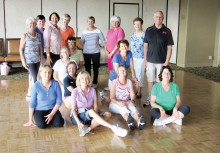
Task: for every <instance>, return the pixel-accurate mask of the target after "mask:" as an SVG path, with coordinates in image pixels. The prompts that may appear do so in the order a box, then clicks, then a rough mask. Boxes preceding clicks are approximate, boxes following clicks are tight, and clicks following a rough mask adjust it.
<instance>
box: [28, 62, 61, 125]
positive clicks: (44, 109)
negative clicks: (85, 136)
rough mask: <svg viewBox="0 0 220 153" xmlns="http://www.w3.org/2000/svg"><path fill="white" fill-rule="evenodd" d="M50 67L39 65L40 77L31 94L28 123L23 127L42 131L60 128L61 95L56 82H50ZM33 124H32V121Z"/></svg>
mask: <svg viewBox="0 0 220 153" xmlns="http://www.w3.org/2000/svg"><path fill="white" fill-rule="evenodd" d="M51 74H52V69H51V67H50V65H41V67H40V76H41V80H38V81H37V82H36V83H35V84H34V85H33V89H32V92H31V101H30V106H29V121H28V122H27V123H25V124H24V126H35V123H36V125H37V127H38V128H41V129H44V128H46V127H48V126H49V125H52V126H54V127H62V126H63V125H64V119H63V118H62V115H61V113H60V111H59V108H60V106H61V104H62V95H61V90H60V86H59V84H58V82H57V81H55V80H51ZM33 119H34V120H35V123H34V120H33Z"/></svg>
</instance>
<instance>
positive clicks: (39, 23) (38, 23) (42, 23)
mask: <svg viewBox="0 0 220 153" xmlns="http://www.w3.org/2000/svg"><path fill="white" fill-rule="evenodd" d="M45 22H46V21H45V20H44V19H43V20H38V21H37V27H38V28H39V29H42V28H43V27H44V26H45Z"/></svg>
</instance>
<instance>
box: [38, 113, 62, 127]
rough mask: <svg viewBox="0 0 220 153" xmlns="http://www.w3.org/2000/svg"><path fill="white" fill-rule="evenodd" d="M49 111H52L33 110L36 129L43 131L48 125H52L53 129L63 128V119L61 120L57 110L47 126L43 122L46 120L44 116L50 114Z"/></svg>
mask: <svg viewBox="0 0 220 153" xmlns="http://www.w3.org/2000/svg"><path fill="white" fill-rule="evenodd" d="M51 111H52V109H51V110H35V111H34V120H35V123H36V125H37V127H38V128H40V129H44V128H46V127H48V126H49V125H52V126H54V127H63V124H64V119H63V118H62V115H61V113H60V111H59V110H58V111H57V112H56V113H55V114H54V116H53V119H52V120H51V121H50V123H49V124H47V123H46V122H45V119H46V118H45V117H44V116H46V115H48V114H50V113H51Z"/></svg>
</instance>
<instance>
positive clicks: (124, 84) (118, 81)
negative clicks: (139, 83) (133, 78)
mask: <svg viewBox="0 0 220 153" xmlns="http://www.w3.org/2000/svg"><path fill="white" fill-rule="evenodd" d="M124 82H125V83H121V81H120V80H119V78H118V83H119V84H120V85H122V86H123V85H126V83H127V80H125V81H124Z"/></svg>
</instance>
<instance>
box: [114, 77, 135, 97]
mask: <svg viewBox="0 0 220 153" xmlns="http://www.w3.org/2000/svg"><path fill="white" fill-rule="evenodd" d="M113 82H114V83H115V92H116V93H115V97H116V99H117V100H125V101H126V100H129V98H130V88H131V80H129V79H127V82H126V84H125V85H121V84H120V82H119V81H118V79H115V80H114V81H113Z"/></svg>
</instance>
